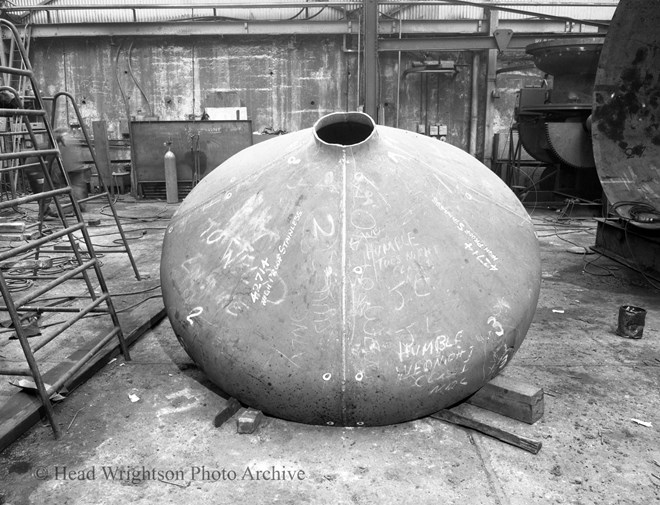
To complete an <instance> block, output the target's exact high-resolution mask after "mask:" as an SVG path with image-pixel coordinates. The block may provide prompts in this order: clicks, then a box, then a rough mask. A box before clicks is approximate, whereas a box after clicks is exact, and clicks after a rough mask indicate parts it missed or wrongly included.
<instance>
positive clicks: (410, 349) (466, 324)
mask: <svg viewBox="0 0 660 505" xmlns="http://www.w3.org/2000/svg"><path fill="white" fill-rule="evenodd" d="M160 275H161V284H162V292H163V299H164V303H165V307H166V309H167V314H168V316H169V319H170V322H171V325H172V328H173V330H174V332H175V334H176V336H177V338H178V339H179V341H180V343H181V345H182V346H183V348H184V349H185V350H186V352H187V353H188V354H189V355H190V357H191V358H192V359H193V360H194V361H195V362H196V363H197V365H198V366H199V367H200V368H201V369H202V370H203V371H204V372H205V373H206V374H207V376H208V377H209V378H210V379H211V380H212V381H213V382H214V383H215V384H217V385H218V386H219V387H220V388H221V389H222V390H224V391H225V392H226V393H227V394H229V395H231V396H233V397H235V398H236V399H238V400H240V401H241V402H243V403H244V404H246V405H249V406H251V407H253V408H256V409H259V410H261V411H263V412H264V413H265V414H268V415H272V416H276V417H280V418H283V419H289V420H293V421H297V422H302V423H309V424H324V425H341V426H374V425H386V424H392V423H399V422H404V421H408V420H412V419H416V418H419V417H423V416H426V415H429V414H430V413H433V412H435V411H438V410H440V409H442V408H445V407H447V406H451V405H453V404H455V403H457V402H459V401H460V400H462V399H464V398H466V397H467V396H469V395H471V394H472V393H474V392H475V391H477V390H478V389H479V388H481V387H482V386H483V385H484V384H485V383H487V382H488V381H489V380H490V379H492V378H493V377H495V376H496V375H497V374H498V373H499V372H500V371H501V370H502V369H503V368H504V367H505V366H506V365H507V364H508V363H509V362H510V361H511V359H512V357H513V355H514V353H515V352H516V350H517V349H518V348H519V347H520V345H521V343H522V341H523V339H524V337H525V334H526V333H527V330H528V328H529V326H530V324H531V321H532V318H533V315H534V311H535V309H536V304H537V301H538V295H539V288H540V279H541V275H540V259H539V247H538V241H537V239H536V236H535V234H534V230H533V226H532V222H531V220H530V217H529V215H528V214H527V212H526V211H525V209H524V208H523V206H522V205H521V203H520V202H519V200H518V198H517V197H516V196H515V195H514V194H513V193H512V192H511V191H510V190H509V188H508V187H507V186H506V185H505V184H504V183H503V182H502V181H501V180H500V179H499V178H498V177H497V176H496V175H495V174H494V173H493V172H491V171H490V170H489V169H488V168H487V167H485V166H484V165H482V164H481V163H480V162H479V161H477V160H476V159H475V158H473V157H472V156H470V155H469V154H467V153H466V152H464V151H463V150H461V149H458V148H456V147H454V146H451V145H450V144H448V143H446V142H438V141H437V140H436V139H432V138H429V137H425V136H422V135H419V134H416V133H413V132H408V131H403V130H399V129H395V128H389V127H385V126H377V125H375V123H374V121H373V120H372V119H371V117H369V116H368V115H366V114H362V113H358V112H355V113H332V114H329V115H327V116H324V117H323V118H321V119H319V120H318V122H317V123H316V124H315V125H314V126H313V127H312V128H308V129H305V130H301V131H299V132H295V133H290V134H287V135H283V136H280V137H277V138H275V139H271V140H268V141H266V142H263V143H259V144H256V145H254V146H252V147H249V148H247V149H245V150H243V151H241V152H239V153H238V154H236V155H234V156H233V157H232V158H230V159H229V160H227V161H226V162H225V163H223V164H222V165H220V166H219V167H217V168H216V169H215V170H213V171H212V172H211V173H210V174H208V175H207V176H206V177H205V178H204V179H202V180H201V182H200V183H199V185H197V186H196V187H195V188H194V189H193V190H192V192H191V193H190V194H189V195H188V196H187V197H186V199H185V200H184V201H183V202H182V204H181V205H180V207H179V208H178V209H177V211H176V213H175V214H174V216H173V217H172V220H171V222H170V223H169V224H168V227H167V230H166V233H165V238H164V242H163V251H162V258H161V270H160Z"/></svg>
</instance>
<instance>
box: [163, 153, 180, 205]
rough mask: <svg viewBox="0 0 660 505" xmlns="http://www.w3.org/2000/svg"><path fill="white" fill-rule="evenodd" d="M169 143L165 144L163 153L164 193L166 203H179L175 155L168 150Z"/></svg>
mask: <svg viewBox="0 0 660 505" xmlns="http://www.w3.org/2000/svg"><path fill="white" fill-rule="evenodd" d="M170 144H171V142H166V143H165V145H166V146H167V152H166V153H165V158H164V164H165V192H166V194H167V203H179V188H178V180H177V175H176V155H175V154H174V153H173V152H172V149H171V148H170Z"/></svg>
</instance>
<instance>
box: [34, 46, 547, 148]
mask: <svg viewBox="0 0 660 505" xmlns="http://www.w3.org/2000/svg"><path fill="white" fill-rule="evenodd" d="M351 44H353V45H354V44H355V40H349V41H348V44H347V45H348V46H349V47H350V46H351ZM344 49H345V47H344V40H343V39H342V37H339V36H336V37H335V36H328V37H321V36H297V37H294V36H277V37H252V36H244V37H214V38H208V37H204V38H202V37H186V38H182V37H177V38H170V39H168V38H166V37H163V38H135V39H132V40H128V39H125V40H120V39H111V38H108V37H99V38H89V39H79V38H76V39H73V38H72V39H64V38H59V39H35V40H34V41H33V43H32V48H31V58H32V64H33V67H34V69H35V71H36V74H37V76H38V78H39V82H40V86H41V89H42V93H43V94H44V95H51V96H52V95H53V94H54V93H56V92H57V91H68V92H70V93H72V94H73V95H74V96H75V97H76V98H77V100H78V103H79V105H80V108H81V110H82V113H83V116H84V118H85V121H86V122H88V124H89V125H91V121H95V120H106V121H107V122H108V125H109V135H110V136H111V137H112V138H120V137H121V134H122V133H125V132H127V116H129V115H130V116H158V117H159V119H161V120H181V119H191V118H193V117H195V118H197V119H199V118H200V117H201V114H202V111H203V107H204V103H205V99H206V97H207V95H208V94H209V93H215V92H222V91H225V92H227V91H231V92H235V93H236V94H237V95H238V97H239V98H240V101H241V105H243V106H245V107H247V110H248V116H249V118H250V119H251V120H252V122H253V129H254V130H255V131H262V130H263V129H264V128H272V129H274V130H285V131H296V130H299V129H302V128H306V127H310V126H312V125H313V123H314V122H315V121H316V120H317V119H318V118H319V117H321V116H323V115H324V114H326V113H328V112H332V111H342V110H356V109H357V108H358V106H359V105H360V104H361V103H362V99H363V96H364V95H363V85H361V86H360V88H359V89H358V82H357V75H358V56H357V53H355V52H348V51H345V50H344ZM430 56H431V57H432V58H434V59H451V60H454V61H455V62H456V63H457V64H458V68H459V70H460V71H459V73H458V74H456V75H453V74H410V75H408V76H407V77H405V78H401V79H400V77H399V76H400V75H401V76H402V75H403V71H404V70H405V69H406V68H409V67H410V66H411V61H412V60H420V59H423V57H424V55H420V54H412V53H403V54H402V55H401V69H399V56H398V54H397V53H384V54H381V56H380V60H379V71H380V76H381V119H380V122H381V123H382V124H386V125H388V126H396V125H397V124H398V126H399V127H400V128H403V129H407V130H411V131H417V129H418V124H424V125H428V124H432V123H443V124H446V125H447V126H448V130H449V134H448V138H447V140H448V141H449V142H451V143H452V144H454V145H456V146H459V147H461V148H464V149H467V147H468V143H469V131H470V94H471V84H470V83H471V79H472V75H471V61H472V53H470V52H455V53H441V54H438V53H435V54H433V55H430ZM481 61H482V66H481V68H480V72H479V76H478V79H479V92H478V94H479V101H478V108H479V117H480V118H483V117H484V111H485V104H486V98H485V96H484V95H485V92H484V90H485V68H484V67H483V63H484V62H485V61H486V58H485V57H484V58H481ZM359 63H360V70H362V69H363V68H364V61H363V60H362V61H360V62H359ZM504 63H506V62H504ZM536 74H537V72H532V73H531V74H529V73H528V74H521V75H519V76H518V80H515V79H514V80H513V81H512V80H511V79H510V76H509V75H507V76H506V77H503V78H502V79H501V81H502V82H503V83H504V88H506V91H505V92H504V93H501V95H500V96H501V97H502V98H500V99H496V100H493V102H492V103H493V105H494V107H495V108H496V118H497V121H496V124H495V131H496V132H497V131H498V130H499V129H508V127H509V125H510V123H511V117H512V113H513V106H514V99H515V93H514V92H515V89H517V88H516V86H519V85H524V84H526V83H529V82H537V81H538V78H537V77H530V75H532V76H534V75H536ZM505 81H506V82H505ZM498 84H499V83H498ZM138 85H139V87H138ZM140 88H141V90H142V91H140ZM122 91H123V94H124V96H125V99H124V98H123V97H122ZM143 93H144V96H143ZM145 97H146V98H145ZM397 103H398V113H397ZM60 109H61V110H60V112H61V113H60V116H59V118H58V123H59V124H64V123H67V122H68V123H72V122H76V120H75V118H74V116H73V111H69V112H68V118H67V117H65V111H64V109H62V108H60ZM478 126H479V127H478V138H477V146H479V147H478V149H477V156H478V157H479V158H481V157H482V156H483V152H482V151H483V147H482V146H483V131H484V128H483V126H484V125H483V119H481V120H480V121H479V125H478Z"/></svg>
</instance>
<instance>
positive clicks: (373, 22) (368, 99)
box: [363, 0, 379, 123]
mask: <svg viewBox="0 0 660 505" xmlns="http://www.w3.org/2000/svg"><path fill="white" fill-rule="evenodd" d="M363 5H364V111H365V112H366V113H367V114H369V115H370V116H371V117H372V118H373V119H374V121H376V123H378V91H379V89H378V88H379V86H378V1H377V0H364V4H363Z"/></svg>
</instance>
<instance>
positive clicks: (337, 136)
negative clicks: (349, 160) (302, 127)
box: [314, 112, 376, 147]
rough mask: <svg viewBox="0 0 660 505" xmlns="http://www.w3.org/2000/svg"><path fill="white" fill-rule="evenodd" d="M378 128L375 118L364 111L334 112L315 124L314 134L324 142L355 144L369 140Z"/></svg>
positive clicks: (345, 144) (341, 144)
mask: <svg viewBox="0 0 660 505" xmlns="http://www.w3.org/2000/svg"><path fill="white" fill-rule="evenodd" d="M375 129H376V124H375V123H374V120H373V119H371V117H370V116H369V115H367V114H364V113H362V112H334V113H332V114H328V115H327V116H324V117H322V118H321V119H319V120H318V121H317V122H316V124H315V125H314V136H315V137H316V139H317V140H318V141H320V142H322V143H324V144H329V145H340V146H344V147H348V146H355V145H358V144H361V143H363V142H365V141H366V140H368V139H369V138H370V137H371V136H372V135H373V134H374V130H375Z"/></svg>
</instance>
